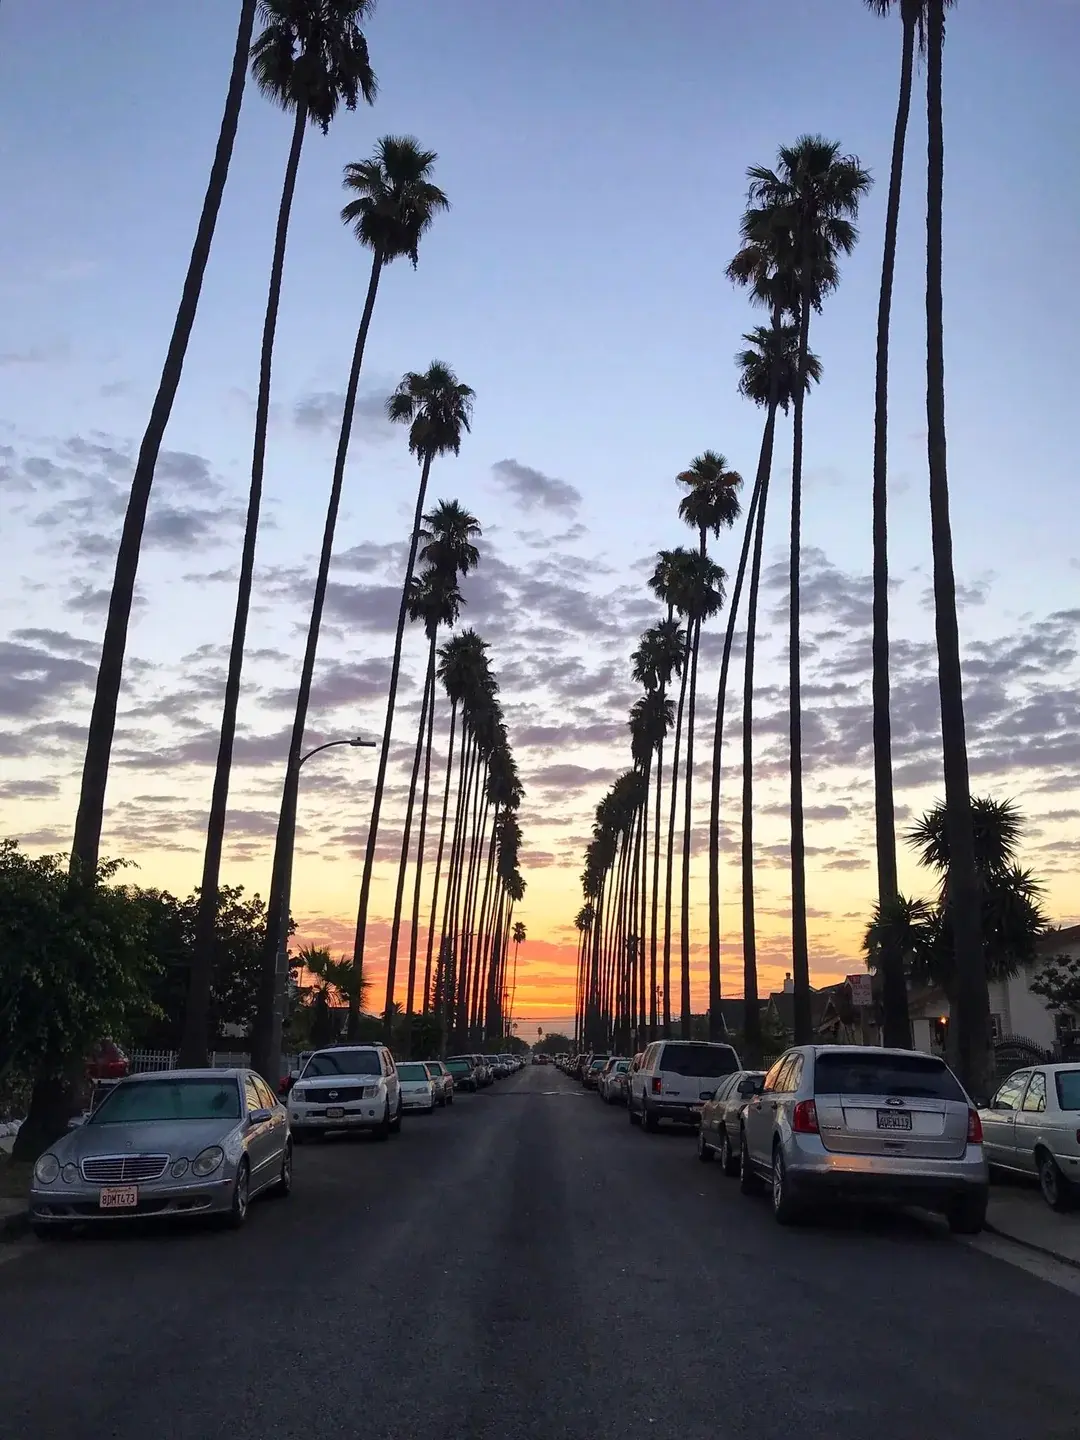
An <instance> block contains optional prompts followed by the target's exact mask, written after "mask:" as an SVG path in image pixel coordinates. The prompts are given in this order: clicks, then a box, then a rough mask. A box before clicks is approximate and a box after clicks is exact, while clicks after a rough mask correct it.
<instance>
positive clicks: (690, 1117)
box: [626, 1040, 742, 1130]
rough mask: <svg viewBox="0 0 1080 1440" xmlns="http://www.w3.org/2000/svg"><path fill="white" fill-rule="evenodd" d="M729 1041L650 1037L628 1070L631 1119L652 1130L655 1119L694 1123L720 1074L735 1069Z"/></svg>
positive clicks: (736, 1060) (735, 1059) (735, 1057)
mask: <svg viewBox="0 0 1080 1440" xmlns="http://www.w3.org/2000/svg"><path fill="white" fill-rule="evenodd" d="M741 1069H742V1066H741V1065H740V1063H739V1057H738V1055H737V1054H736V1053H735V1049H734V1047H733V1046H731V1045H725V1044H719V1043H715V1042H713V1041H709V1040H654V1041H653V1042H652V1044H651V1045H650V1046H648V1048H647V1049H646V1051H645V1054H644V1055H643V1056H642V1057H641V1066H640V1068H639V1069H637V1070H635V1071H633V1072H632V1074H631V1076H630V1092H629V1094H628V1096H627V1102H626V1108H627V1110H628V1111H629V1114H630V1124H631V1125H642V1126H644V1128H645V1129H646V1130H656V1129H657V1128H658V1127H659V1125H660V1121H661V1120H674V1121H675V1122H676V1123H677V1124H680V1125H697V1124H699V1123H700V1121H701V1107H702V1106H703V1105H704V1104H705V1102H706V1100H711V1099H712V1097H713V1095H714V1094H715V1093H716V1087H717V1085H718V1084H719V1083H720V1081H721V1080H722V1079H723V1078H724V1076H725V1075H734V1074H735V1072H736V1070H741Z"/></svg>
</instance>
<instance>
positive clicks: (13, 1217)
mask: <svg viewBox="0 0 1080 1440" xmlns="http://www.w3.org/2000/svg"><path fill="white" fill-rule="evenodd" d="M29 1220H30V1216H29V1212H28V1211H27V1208H26V1201H25V1200H5V1199H4V1198H3V1196H0V1239H4V1240H10V1239H12V1238H13V1237H14V1236H16V1235H21V1234H22V1232H23V1231H24V1230H25V1229H26V1227H27V1225H28V1224H29Z"/></svg>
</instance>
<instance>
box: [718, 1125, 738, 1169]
mask: <svg viewBox="0 0 1080 1440" xmlns="http://www.w3.org/2000/svg"><path fill="white" fill-rule="evenodd" d="M720 1165H721V1168H722V1169H723V1172H724V1174H725V1175H727V1176H728V1177H729V1178H730V1177H731V1176H733V1175H737V1174H738V1173H739V1157H738V1156H737V1155H736V1154H735V1152H734V1150H732V1148H731V1140H730V1138H729V1137H728V1133H727V1126H726V1125H725V1126H724V1138H723V1139H722V1140H721V1141H720Z"/></svg>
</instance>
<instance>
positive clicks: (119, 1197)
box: [98, 1185, 139, 1210]
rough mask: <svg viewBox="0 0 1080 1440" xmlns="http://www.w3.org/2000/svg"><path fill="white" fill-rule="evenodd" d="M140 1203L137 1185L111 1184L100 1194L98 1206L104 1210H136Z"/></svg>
mask: <svg viewBox="0 0 1080 1440" xmlns="http://www.w3.org/2000/svg"><path fill="white" fill-rule="evenodd" d="M138 1203H139V1187H138V1186H137V1185H110V1186H108V1187H107V1188H106V1189H104V1190H102V1192H101V1194H100V1195H99V1196H98V1207H99V1208H100V1209H102V1210H134V1209H135V1206H136V1205H138Z"/></svg>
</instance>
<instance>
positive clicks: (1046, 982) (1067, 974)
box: [1031, 955, 1080, 1015]
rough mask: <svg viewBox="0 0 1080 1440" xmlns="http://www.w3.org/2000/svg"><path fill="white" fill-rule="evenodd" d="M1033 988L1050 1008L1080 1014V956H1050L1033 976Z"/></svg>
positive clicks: (1055, 1010)
mask: <svg viewBox="0 0 1080 1440" xmlns="http://www.w3.org/2000/svg"><path fill="white" fill-rule="evenodd" d="M1031 988H1032V990H1034V992H1035V994H1036V995H1041V996H1042V998H1043V999H1044V1000H1045V1001H1046V1008H1047V1009H1048V1010H1052V1011H1054V1012H1058V1013H1060V1012H1061V1011H1068V1012H1070V1013H1071V1014H1073V1015H1080V957H1078V956H1076V955H1052V956H1050V958H1049V959H1047V960H1044V961H1043V963H1042V965H1040V967H1039V973H1038V974H1037V975H1035V976H1033V977H1032V981H1031Z"/></svg>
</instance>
